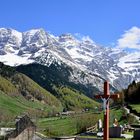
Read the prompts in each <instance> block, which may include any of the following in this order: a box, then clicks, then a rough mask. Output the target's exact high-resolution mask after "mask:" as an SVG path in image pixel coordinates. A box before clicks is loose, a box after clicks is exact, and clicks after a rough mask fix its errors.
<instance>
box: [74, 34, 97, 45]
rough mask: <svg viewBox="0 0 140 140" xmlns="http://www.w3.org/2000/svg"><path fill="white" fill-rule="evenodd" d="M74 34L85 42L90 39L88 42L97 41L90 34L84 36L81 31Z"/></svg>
mask: <svg viewBox="0 0 140 140" xmlns="http://www.w3.org/2000/svg"><path fill="white" fill-rule="evenodd" d="M74 36H75V37H76V38H77V39H78V40H80V41H83V42H86V41H88V42H90V43H92V44H93V43H95V42H94V41H93V40H92V39H91V38H90V37H89V36H84V35H82V34H80V33H75V34H74Z"/></svg>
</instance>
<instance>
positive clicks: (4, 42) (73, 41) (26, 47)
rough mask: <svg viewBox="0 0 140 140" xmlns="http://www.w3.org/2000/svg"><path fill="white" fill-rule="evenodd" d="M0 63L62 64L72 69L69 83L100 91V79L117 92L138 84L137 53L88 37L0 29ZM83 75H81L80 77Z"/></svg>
mask: <svg viewBox="0 0 140 140" xmlns="http://www.w3.org/2000/svg"><path fill="white" fill-rule="evenodd" d="M0 61H1V62H4V63H5V64H7V65H11V66H18V65H21V64H30V63H33V62H36V63H40V64H42V65H46V66H47V67H49V66H50V65H51V64H52V63H54V64H56V63H57V64H59V65H62V64H65V65H67V66H69V67H71V69H72V70H73V71H72V72H71V76H70V77H69V80H71V81H74V82H81V83H83V84H84V83H85V84H93V85H94V86H96V87H98V88H101V87H102V86H101V85H102V83H103V81H104V79H106V80H109V81H110V83H111V84H112V85H114V87H116V88H118V89H121V88H124V87H126V86H127V85H128V84H129V83H130V82H132V81H133V80H136V81H140V53H139V52H135V53H128V52H126V51H123V50H120V49H116V48H105V47H101V46H99V45H97V44H96V43H94V41H92V40H91V39H90V38H89V37H85V38H83V39H77V38H76V37H75V36H73V35H71V34H62V35H61V36H57V37H56V36H54V35H52V34H49V33H47V32H46V31H45V30H43V29H34V30H30V31H27V32H23V33H21V32H18V31H16V30H13V29H6V28H1V29H0ZM83 72H84V74H85V76H84V77H83V78H81V74H82V73H83Z"/></svg>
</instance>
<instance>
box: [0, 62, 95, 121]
mask: <svg viewBox="0 0 140 140" xmlns="http://www.w3.org/2000/svg"><path fill="white" fill-rule="evenodd" d="M52 91H53V93H55V94H54V95H55V96H56V97H57V98H56V97H55V96H54V95H52V94H51V93H50V92H48V91H47V90H45V89H44V88H42V87H40V86H39V85H38V84H37V83H35V82H34V81H33V80H32V79H30V78H29V77H27V76H26V75H24V74H22V73H19V72H17V71H16V70H15V68H13V67H10V66H6V65H4V64H3V63H0V112H1V114H3V115H2V116H1V117H2V119H1V120H3V119H7V120H8V119H11V118H14V117H15V116H16V115H19V114H22V113H28V114H29V115H31V116H32V117H35V116H38V117H41V116H52V115H55V114H56V113H58V112H61V111H63V110H83V109H86V108H88V109H93V108H94V107H95V106H96V105H98V103H96V102H95V101H93V100H91V99H90V98H88V97H86V96H85V95H83V94H82V93H80V92H78V91H76V90H74V89H72V88H71V89H70V88H68V87H63V88H62V87H59V86H58V85H57V84H55V85H53V88H52ZM77 97H78V98H77ZM6 116H7V117H6Z"/></svg>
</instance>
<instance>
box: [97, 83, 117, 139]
mask: <svg viewBox="0 0 140 140" xmlns="http://www.w3.org/2000/svg"><path fill="white" fill-rule="evenodd" d="M95 98H97V99H99V98H101V99H102V101H103V110H104V139H103V140H109V99H110V98H111V99H117V98H119V94H113V95H110V93H109V83H108V81H105V82H104V94H103V95H96V96H95Z"/></svg>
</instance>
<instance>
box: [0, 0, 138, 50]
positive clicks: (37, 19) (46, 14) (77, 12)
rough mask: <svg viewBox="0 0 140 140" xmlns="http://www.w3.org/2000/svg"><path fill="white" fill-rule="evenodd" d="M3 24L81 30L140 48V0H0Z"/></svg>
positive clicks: (108, 41) (60, 31) (54, 31)
mask: <svg viewBox="0 0 140 140" xmlns="http://www.w3.org/2000/svg"><path fill="white" fill-rule="evenodd" d="M0 5H1V7H0V28H2V27H5V28H13V29H16V30H18V31H21V32H24V31H27V30H30V29H36V28H44V29H45V30H46V31H48V32H50V33H52V34H54V35H56V36H58V35H61V34H64V33H72V34H80V35H81V36H87V38H91V39H92V40H94V42H96V43H97V44H100V45H102V46H111V47H114V46H115V47H118V48H127V49H138V50H140V0H0Z"/></svg>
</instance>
